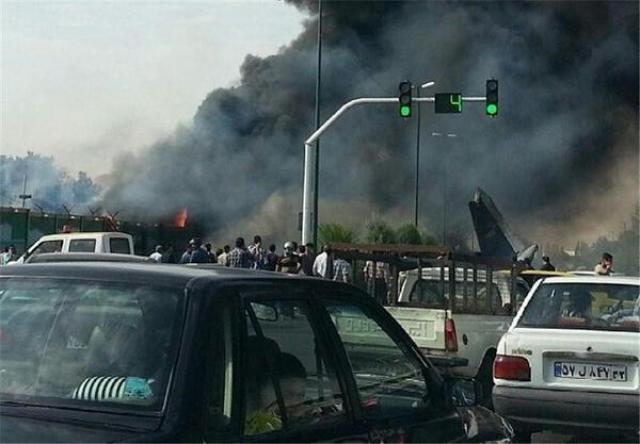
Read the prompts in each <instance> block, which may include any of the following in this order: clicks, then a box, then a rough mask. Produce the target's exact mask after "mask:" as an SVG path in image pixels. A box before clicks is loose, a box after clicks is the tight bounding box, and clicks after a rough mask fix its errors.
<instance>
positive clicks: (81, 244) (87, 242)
mask: <svg viewBox="0 0 640 444" xmlns="http://www.w3.org/2000/svg"><path fill="white" fill-rule="evenodd" d="M95 251H96V240H95V239H73V240H72V241H71V242H69V252H74V253H93V252H95Z"/></svg>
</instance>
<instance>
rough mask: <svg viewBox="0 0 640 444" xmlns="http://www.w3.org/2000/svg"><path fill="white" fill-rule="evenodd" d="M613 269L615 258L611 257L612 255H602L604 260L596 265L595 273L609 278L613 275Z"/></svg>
mask: <svg viewBox="0 0 640 444" xmlns="http://www.w3.org/2000/svg"><path fill="white" fill-rule="evenodd" d="M611 267H613V256H611V254H610V253H602V259H600V262H599V263H598V264H596V266H595V268H594V269H593V271H595V272H596V274H599V275H601V276H609V275H610V274H611V273H613V269H612V268H611Z"/></svg>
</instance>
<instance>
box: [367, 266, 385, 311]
mask: <svg viewBox="0 0 640 444" xmlns="http://www.w3.org/2000/svg"><path fill="white" fill-rule="evenodd" d="M363 271H364V277H365V280H366V281H367V291H368V292H369V294H370V295H372V296H375V299H376V300H377V301H378V302H379V303H380V304H382V305H385V304H386V303H387V291H388V282H389V274H390V273H389V264H387V263H385V262H377V261H376V262H374V261H367V262H366V264H365V266H364V270H363Z"/></svg>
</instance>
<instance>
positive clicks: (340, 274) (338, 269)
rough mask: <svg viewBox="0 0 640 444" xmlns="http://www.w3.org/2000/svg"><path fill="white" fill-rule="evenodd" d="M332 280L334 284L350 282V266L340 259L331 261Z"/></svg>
mask: <svg viewBox="0 0 640 444" xmlns="http://www.w3.org/2000/svg"><path fill="white" fill-rule="evenodd" d="M333 280H334V281H336V282H346V283H350V282H351V264H349V262H347V261H345V260H344V259H341V258H336V259H334V260H333Z"/></svg>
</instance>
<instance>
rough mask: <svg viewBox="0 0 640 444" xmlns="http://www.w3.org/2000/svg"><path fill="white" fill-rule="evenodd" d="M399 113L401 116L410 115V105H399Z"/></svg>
mask: <svg viewBox="0 0 640 444" xmlns="http://www.w3.org/2000/svg"><path fill="white" fill-rule="evenodd" d="M400 115H401V116H402V117H409V116H410V115H411V107H410V106H401V107H400Z"/></svg>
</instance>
